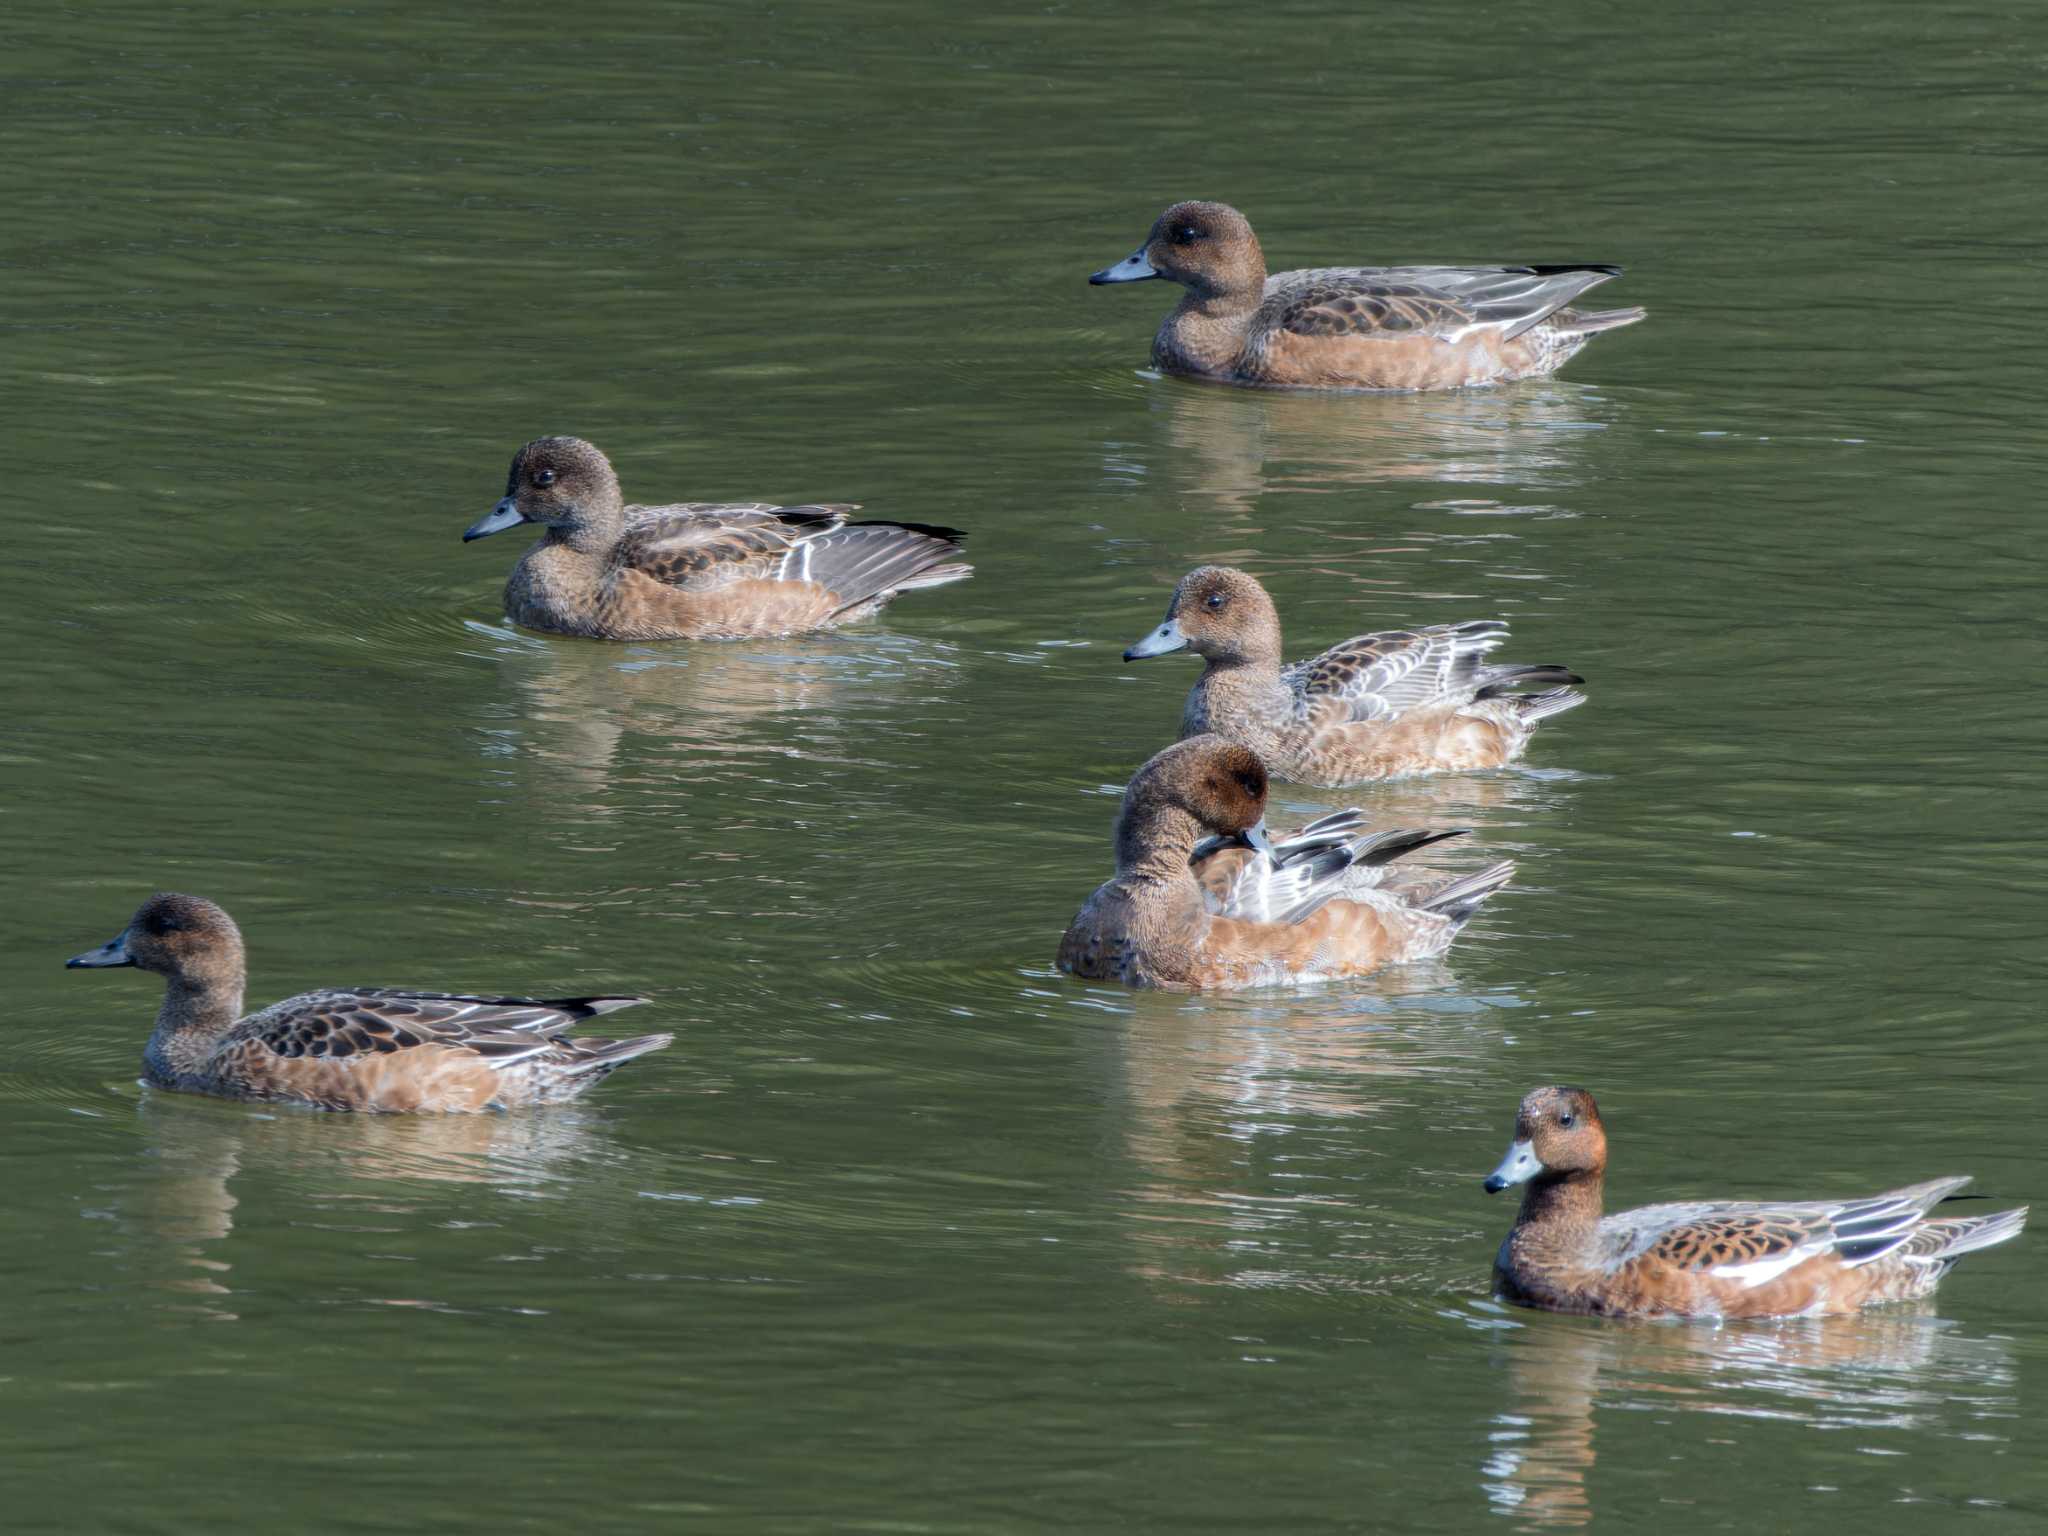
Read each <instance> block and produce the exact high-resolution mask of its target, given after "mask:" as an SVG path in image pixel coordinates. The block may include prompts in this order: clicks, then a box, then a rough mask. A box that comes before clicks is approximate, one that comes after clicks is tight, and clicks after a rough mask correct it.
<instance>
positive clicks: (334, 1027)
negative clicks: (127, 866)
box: [65, 893, 675, 1112]
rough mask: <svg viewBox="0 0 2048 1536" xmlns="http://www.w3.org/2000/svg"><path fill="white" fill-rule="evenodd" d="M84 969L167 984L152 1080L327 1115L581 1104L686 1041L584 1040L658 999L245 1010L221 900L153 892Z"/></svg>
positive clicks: (146, 1071)
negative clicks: (597, 1024)
mask: <svg viewBox="0 0 2048 1536" xmlns="http://www.w3.org/2000/svg"><path fill="white" fill-rule="evenodd" d="M65 964H66V965H67V966H70V967H73V968H98V967H102V966H120V965H133V966H139V967H140V968H141V969H143V970H145V971H154V972H155V973H156V974H157V975H159V976H162V977H163V978H164V979H165V982H166V986H165V988H164V1002H163V1007H162V1009H161V1010H159V1011H158V1013H157V1016H156V1030H155V1032H154V1033H153V1034H151V1035H150V1037H149V1045H148V1047H147V1048H146V1049H145V1050H144V1051H143V1055H142V1071H143V1075H144V1076H145V1077H146V1078H148V1079H149V1081H150V1082H152V1083H155V1084H156V1085H157V1086H158V1087H161V1088H174V1089H177V1090H178V1091H179V1092H182V1093H209V1094H214V1095H216V1096H218V1097H221V1098H227V1099H267V1100H273V1101H277V1102H282V1103H288V1104H304V1105H307V1106H309V1107H311V1108H314V1109H353V1110H372V1111H452V1112H468V1111H476V1110H485V1109H518V1108H521V1107H523V1106H526V1105H529V1104H553V1103H558V1102H560V1101H562V1100H564V1099H573V1098H575V1097H576V1096H577V1095H578V1094H580V1093H582V1092H584V1091H585V1090H586V1089H588V1088H590V1087H592V1086H593V1085H594V1084H596V1083H598V1082H600V1081H602V1080H603V1079H604V1078H605V1077H607V1076H609V1075H610V1074H611V1072H612V1071H613V1070H614V1069H615V1068H617V1067H618V1066H619V1065H620V1064H621V1063H623V1062H628V1061H631V1060H632V1059H633V1058H634V1057H635V1056H643V1055H645V1054H646V1053H647V1052H649V1051H658V1050H660V1049H661V1048H662V1047H663V1046H665V1045H667V1044H668V1043H669V1042H670V1041H672V1040H673V1039H674V1038H675V1036H673V1035H641V1036H639V1037H637V1038H636V1039H631V1040H597V1039H589V1038H572V1037H571V1036H570V1035H569V1033H568V1031H569V1030H570V1029H572V1028H574V1027H575V1026H576V1025H578V1024H580V1023H582V1022H583V1021H584V1020H586V1019H593V1018H596V1017H597V1016H598V1015H599V1014H602V1013H610V1012H612V1011H613V1010H614V1009H618V1008H630V1007H632V1006H633V1005H634V1004H635V1003H644V1002H646V1001H647V999H646V998H644V997H575V998H556V999H540V998H531V997H468V996H463V995H461V994H457V993H452V992H404V991H398V990H394V989H391V988H386V987H330V988H327V989H325V990H322V991H319V992H304V993H301V994H300V995H299V996H297V997H288V998H286V999H285V1000H284V1001H283V1002H281V1003H273V1004H271V1005H270V1006H269V1007H268V1008H265V1009H264V1010H263V1011H262V1012H260V1013H252V1014H250V1015H249V1016H248V1017H247V1018H243V1017H241V1012H242V988H243V984H244V982H245V980H246V978H247V975H248V971H247V967H246V965H245V963H244V960H243V953H242V934H241V930H240V929H238V928H237V927H236V926H235V924H234V920H233V919H232V918H230V917H229V916H228V915H227V913H226V912H224V911H222V910H221V909H220V908H219V907H217V906H215V905H214V904H213V903H212V902H210V901H206V900H203V899H202V898H200V897H197V896H180V895H176V894H171V893H165V894H162V895H157V896H152V897H151V898H150V899H149V900H148V901H146V902H144V903H143V904H142V907H141V909H140V910H139V911H138V912H136V914H135V916H134V917H133V918H132V919H130V920H129V923H128V926H127V927H126V928H124V929H123V930H122V931H121V932H120V933H119V934H118V935H116V936H115V937H114V938H113V939H111V940H109V941H108V942H107V943H105V944H103V945H101V946H100V947H99V948H98V949H92V950H87V951H86V952H85V953H84V954H82V955H74V956H73V957H72V958H71V959H69V960H67V961H66V962H65Z"/></svg>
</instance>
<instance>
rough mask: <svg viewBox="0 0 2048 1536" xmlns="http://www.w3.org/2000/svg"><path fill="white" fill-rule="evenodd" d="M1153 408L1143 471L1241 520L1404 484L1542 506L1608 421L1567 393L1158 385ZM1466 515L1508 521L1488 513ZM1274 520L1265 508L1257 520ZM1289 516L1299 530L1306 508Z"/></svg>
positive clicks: (1122, 464) (1108, 449)
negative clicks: (1282, 506)
mask: <svg viewBox="0 0 2048 1536" xmlns="http://www.w3.org/2000/svg"><path fill="white" fill-rule="evenodd" d="M1154 406H1155V410H1156V412H1157V414H1158V416H1159V417H1160V418H1162V420H1163V427H1162V430H1161V433H1160V436H1161V439H1162V442H1161V444H1160V451H1159V453H1158V455H1157V458H1158V462H1157V464H1156V465H1152V466H1148V468H1149V469H1150V470H1151V471H1152V472H1154V473H1156V474H1157V475H1159V476H1162V477H1169V481H1170V483H1171V484H1172V485H1173V487H1174V489H1175V490H1176V491H1177V492H1178V493H1179V494H1182V495H1185V496H1188V497H1191V498H1197V499H1201V498H1207V499H1210V500H1213V501H1214V502H1215V503H1216V505H1217V506H1218V507H1219V508H1221V509H1222V510H1225V511H1227V512H1229V513H1231V514H1233V515H1234V516H1235V517H1237V518H1240V519H1245V518H1250V517H1251V516H1252V515H1253V514H1254V512H1255V511H1256V510H1257V508H1258V504H1259V502H1260V500H1261V498H1263V497H1265V496H1267V495H1270V494H1273V493H1294V494H1298V495H1303V496H1329V495H1332V494H1335V493H1344V492H1349V491H1353V490H1356V489H1358V488H1359V487H1364V486H1378V485H1389V484H1395V483H1403V482H1405V483H1408V484H1417V483H1420V484H1425V485H1426V484H1431V483H1435V484H1442V485H1445V486H1460V485H1463V486H1472V485H1501V486H1514V487H1517V488H1518V492H1517V494H1518V498H1519V497H1520V496H1522V495H1525V494H1526V493H1527V492H1528V491H1529V490H1530V488H1532V487H1533V488H1535V490H1536V492H1537V494H1538V496H1539V497H1540V494H1541V488H1542V487H1544V486H1546V485H1551V486H1559V487H1564V486H1569V485H1571V484H1573V483H1575V481H1576V478H1577V473H1578V471H1577V465H1578V462H1579V461H1580V459H1581V458H1582V457H1583V455H1584V450H1585V447H1586V444H1587V440H1588V439H1589V438H1590V437H1591V436H1592V431H1591V430H1590V429H1593V428H1597V427H1600V426H1603V425H1605V424H1606V422H1607V420H1608V419H1609V417H1610V416H1611V414H1612V407H1611V406H1610V404H1609V403H1608V402H1607V401H1605V400H1604V399H1602V398H1601V397H1600V396H1599V395H1598V394H1597V393H1596V392H1594V391H1592V390H1590V389H1588V388H1586V387H1584V386H1581V385H1573V384H1566V383H1549V384H1529V385H1524V386H1520V387H1518V388H1515V389H1509V390H1495V391H1478V392H1473V393H1464V394H1441V395H1340V396H1331V395H1309V394H1302V395H1294V394H1258V393H1250V392H1239V391H1235V390H1218V389H1210V388H1207V387H1205V386H1203V385H1199V384H1188V383H1183V382H1179V381H1175V380H1168V381H1165V382H1163V383H1161V384H1160V385H1159V387H1158V388H1157V390H1156V391H1155V395H1154ZM1134 452H1142V448H1141V447H1140V446H1139V445H1137V444H1133V443H1130V442H1121V441H1120V442H1116V443H1107V444H1104V446H1103V453H1104V460H1105V463H1106V464H1108V465H1110V466H1112V467H1113V472H1115V473H1119V474H1128V473H1129V465H1130V461H1131V458H1132V455H1133V454H1134ZM1349 505H1350V500H1349V499H1347V502H1346V506H1347V507H1348V506H1349ZM1475 509H1477V510H1506V509H1503V508H1500V507H1498V506H1497V505H1496V504H1494V503H1492V502H1487V503H1485V505H1484V506H1477V505H1476V504H1475ZM1273 510H1274V509H1273V507H1272V506H1271V505H1270V504H1269V505H1268V506H1267V507H1266V508H1265V512H1266V514H1267V519H1270V517H1271V515H1272V513H1273ZM1523 510H1528V511H1539V512H1540V511H1547V510H1551V509H1549V508H1547V507H1542V508H1525V509H1523ZM1287 511H1288V516H1289V517H1290V519H1298V518H1299V517H1300V516H1301V515H1302V514H1303V513H1304V512H1305V511H1306V509H1304V508H1296V507H1292V506H1290V507H1289V508H1288V509H1287ZM1331 515H1332V516H1336V514H1335V513H1334V512H1333V513H1332V514H1331ZM1346 516H1347V519H1348V517H1349V514H1348V513H1347V514H1346ZM1219 558H1220V555H1219Z"/></svg>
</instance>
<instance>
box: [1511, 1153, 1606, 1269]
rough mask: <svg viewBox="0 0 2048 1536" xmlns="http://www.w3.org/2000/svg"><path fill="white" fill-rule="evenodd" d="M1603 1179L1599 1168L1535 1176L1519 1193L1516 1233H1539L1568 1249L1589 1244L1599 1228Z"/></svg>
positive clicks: (1550, 1242) (1552, 1242) (1520, 1235)
mask: <svg viewBox="0 0 2048 1536" xmlns="http://www.w3.org/2000/svg"><path fill="white" fill-rule="evenodd" d="M1605 1183H1606V1176H1605V1175H1604V1173H1602V1171H1601V1170H1600V1169H1598V1168H1588V1169H1584V1170H1581V1171H1579V1172H1576V1173H1564V1174H1558V1175H1555V1176H1554V1177H1550V1178H1543V1179H1537V1180H1535V1181H1534V1182H1532V1183H1531V1184H1530V1185H1529V1186H1528V1188H1527V1189H1526V1190H1524V1191H1523V1193H1522V1210H1521V1214H1519V1215H1518V1216H1516V1217H1515V1235H1516V1237H1518V1238H1519V1237H1522V1236H1524V1235H1526V1234H1530V1233H1540V1234H1541V1235H1542V1238H1543V1240H1544V1242H1545V1243H1547V1244H1551V1245H1555V1246H1558V1247H1562V1248H1565V1249H1568V1250H1574V1249H1578V1248H1581V1247H1585V1246H1589V1245H1590V1244H1591V1243H1592V1241H1593V1236H1594V1233H1595V1232H1597V1231H1598V1230H1599V1226H1600V1212H1601V1209H1602V1186H1603V1185H1604V1184H1605Z"/></svg>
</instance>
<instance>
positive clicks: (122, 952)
mask: <svg viewBox="0 0 2048 1536" xmlns="http://www.w3.org/2000/svg"><path fill="white" fill-rule="evenodd" d="M134 963H135V962H134V960H133V959H131V958H130V957H129V954H128V931H127V930H126V929H125V928H124V929H123V930H122V931H121V932H119V933H117V934H115V935H114V936H113V937H112V938H111V939H109V940H107V942H106V943H104V944H102V945H101V946H100V947H99V948H98V949H88V950H87V951H86V952H85V953H84V954H82V955H73V956H72V957H71V958H70V959H69V960H66V961H65V962H64V969H65V970H67V971H103V970H109V969H111V968H112V967H114V966H117V965H133V964H134Z"/></svg>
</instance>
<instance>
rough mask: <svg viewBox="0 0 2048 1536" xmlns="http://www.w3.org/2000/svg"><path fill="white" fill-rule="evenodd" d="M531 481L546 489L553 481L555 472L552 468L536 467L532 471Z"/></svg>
mask: <svg viewBox="0 0 2048 1536" xmlns="http://www.w3.org/2000/svg"><path fill="white" fill-rule="evenodd" d="M533 483H534V484H535V485H537V486H539V487H540V488H541V489H542V490H546V489H547V488H548V487H549V486H551V485H553V484H554V483H555V472H554V471H553V470H552V469H536V470H535V471H534V472H533Z"/></svg>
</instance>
